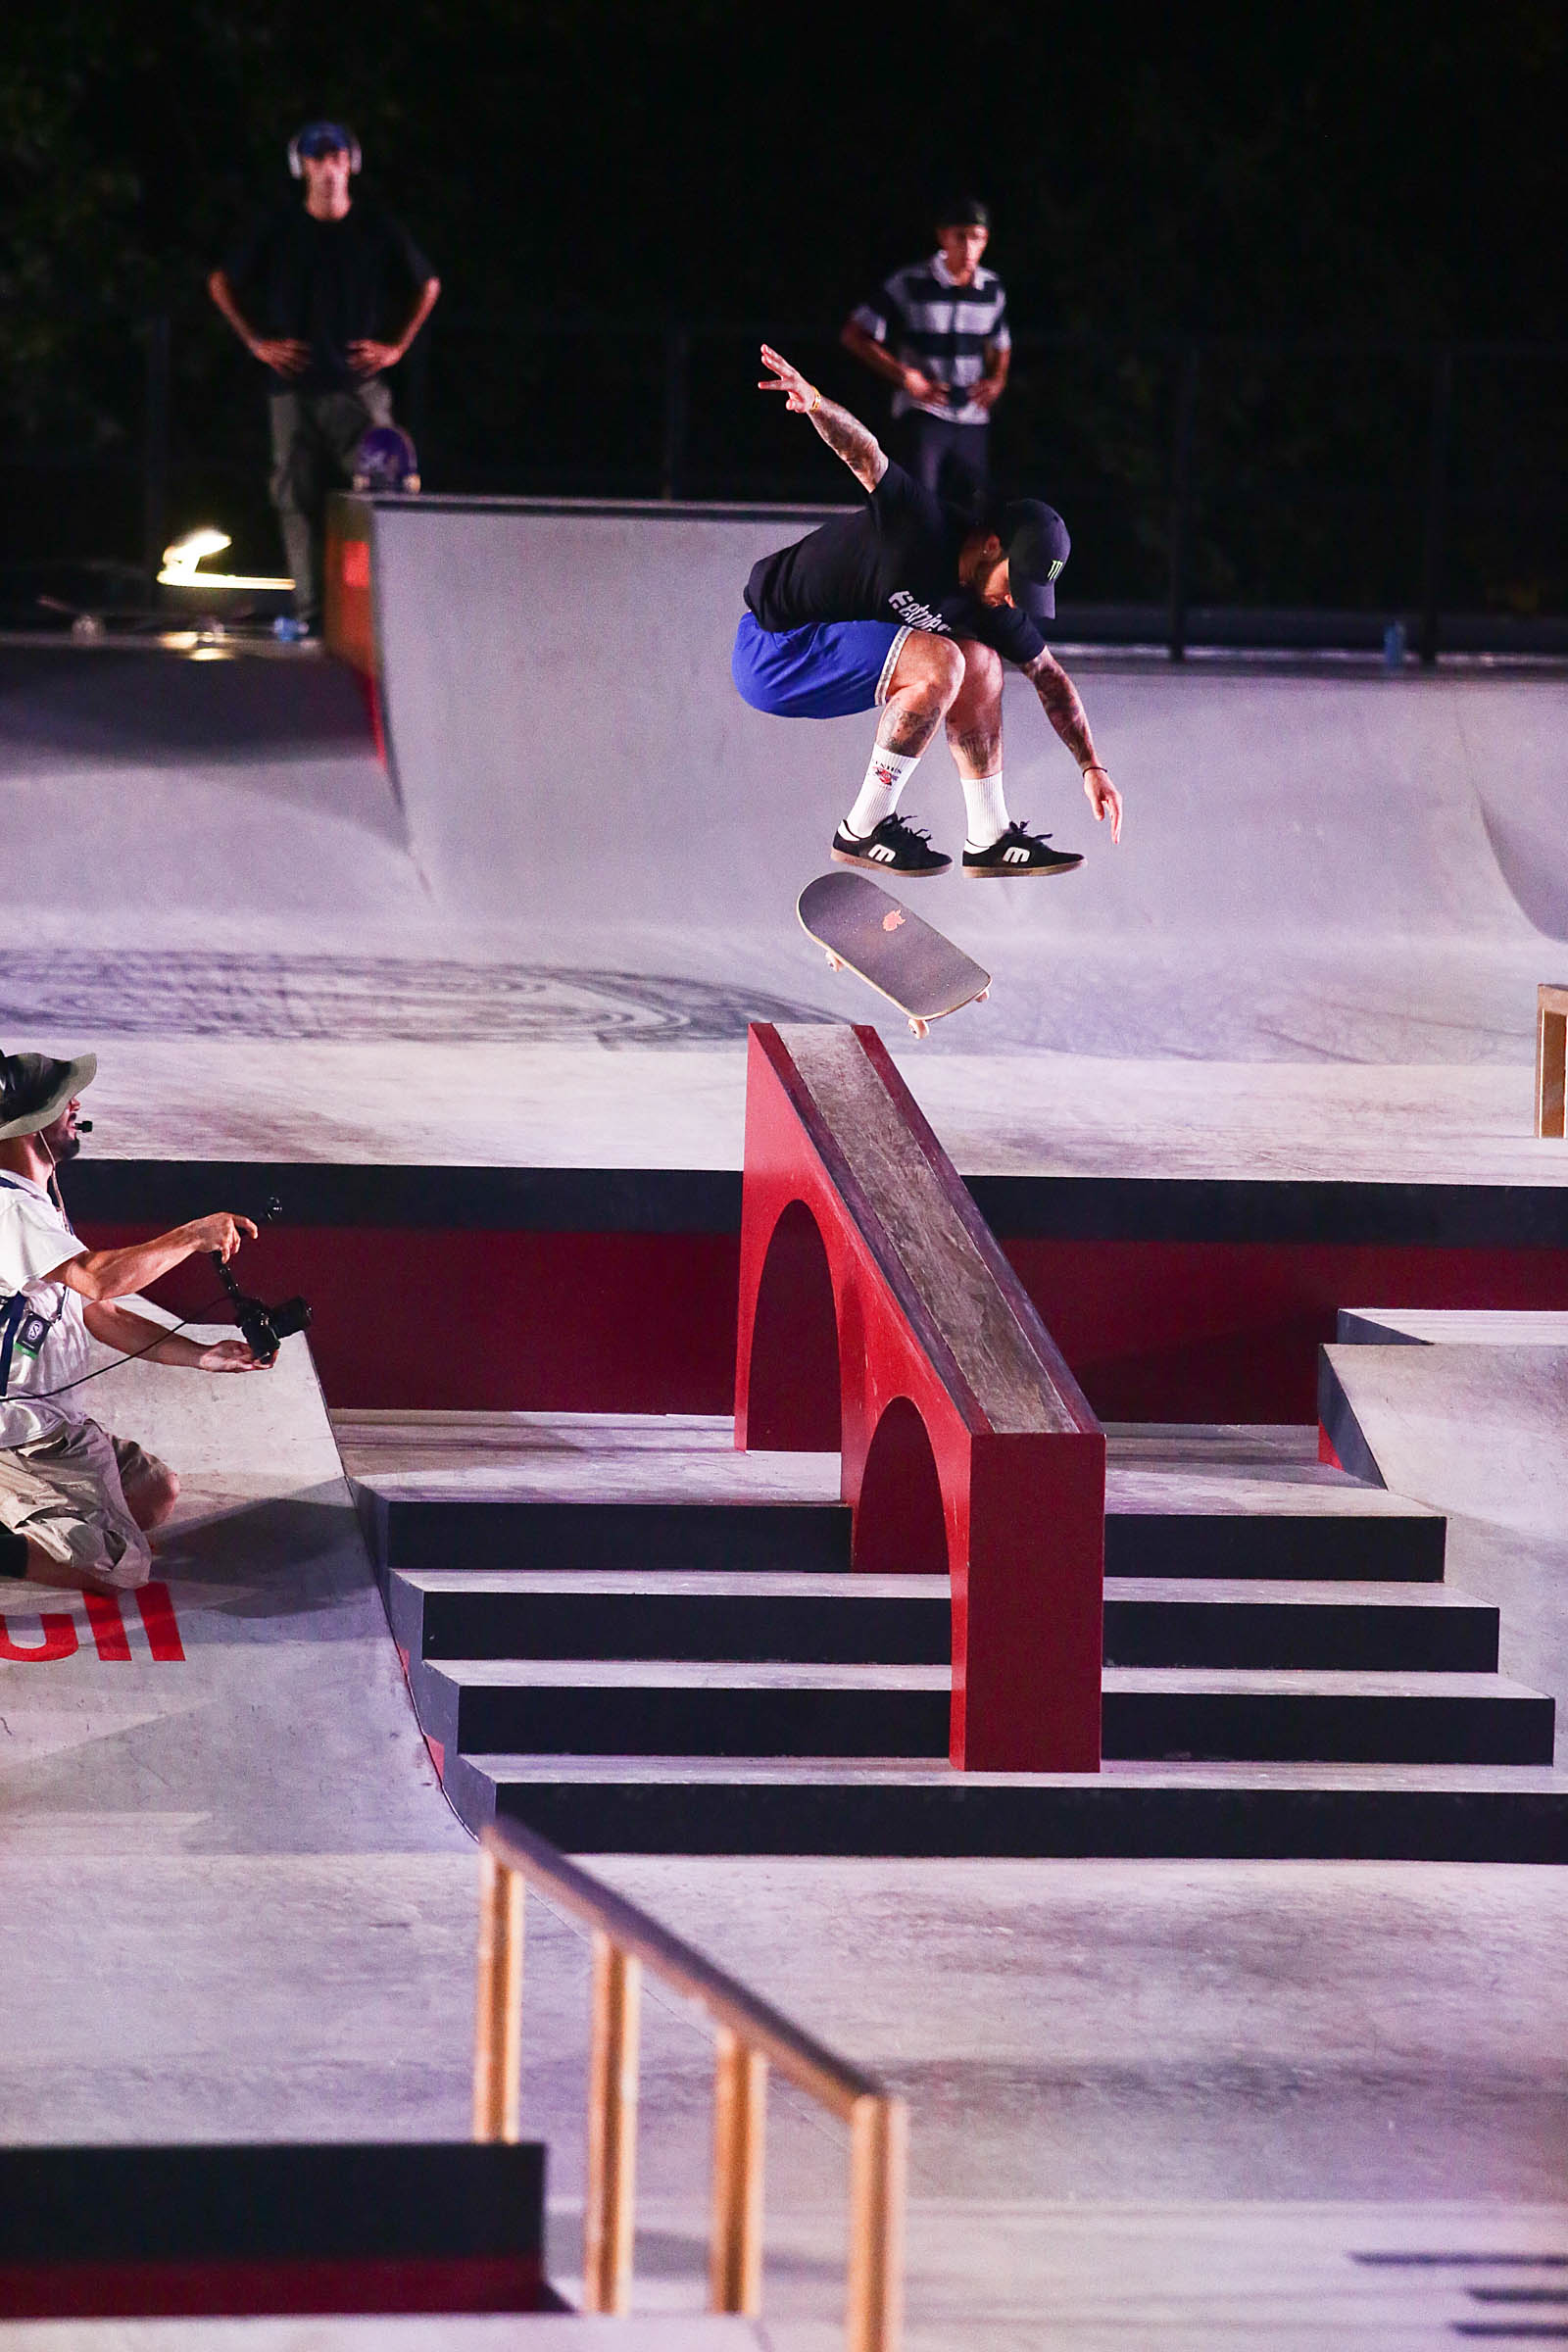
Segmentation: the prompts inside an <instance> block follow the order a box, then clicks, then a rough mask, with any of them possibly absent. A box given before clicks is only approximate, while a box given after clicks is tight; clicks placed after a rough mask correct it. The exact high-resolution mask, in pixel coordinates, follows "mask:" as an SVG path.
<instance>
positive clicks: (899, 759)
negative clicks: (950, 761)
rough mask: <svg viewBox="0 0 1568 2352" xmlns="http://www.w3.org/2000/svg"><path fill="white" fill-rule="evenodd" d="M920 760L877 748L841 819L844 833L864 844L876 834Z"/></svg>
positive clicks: (913, 755)
mask: <svg viewBox="0 0 1568 2352" xmlns="http://www.w3.org/2000/svg"><path fill="white" fill-rule="evenodd" d="M919 758H920V755H919V753H918V752H885V751H884V750H883V749H882V746H881V745H880V744H878V745H877V747H876V750H875V751H874V752H873V753H872V754H871V760H870V764H869V766H868V767H867V768H866V771H865V781H864V783H863V784H862V785H861V786H860V790H859V794H858V798H857V800H856V803H855V807H854V808H853V809H851V810H850V813H849V815H848V816H847V817H846V818H845V819H844V830H845V831H846V833H853V834H854V835H855V837H856V839H857V840H858V841H863V840H864V839H865V837H866V835H867V834H868V833H874V832H875V831H876V829H877V827H878V825H879V824H880V823H881V822H882V819H883V818H884V817H885V816H891V815H892V814H893V811H894V809H896V808H897V807H898V805H899V795H900V793H901V792H902V791H903V790H904V787H905V786H906V784H907V782H908V781H909V778H910V777H911V776H912V775H913V773H914V770H915V766H916V763H917V761H918V760H919ZM998 830H999V831H1000V830H1001V828H1000V827H999V828H998Z"/></svg>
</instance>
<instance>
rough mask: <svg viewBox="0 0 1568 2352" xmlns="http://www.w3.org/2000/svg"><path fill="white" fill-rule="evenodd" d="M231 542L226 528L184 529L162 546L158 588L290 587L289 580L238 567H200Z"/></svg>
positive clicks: (230, 545) (219, 553) (209, 525)
mask: <svg viewBox="0 0 1568 2352" xmlns="http://www.w3.org/2000/svg"><path fill="white" fill-rule="evenodd" d="M233 544H234V542H233V541H232V539H230V537H229V535H228V533H227V532H226V531H218V530H214V528H213V527H212V525H211V524H210V523H209V524H207V525H206V526H205V528H203V529H201V530H196V531H187V532H186V533H185V536H184V538H183V539H176V540H175V541H174V543H173V545H172V547H166V548H165V550H164V568H163V570H162V571H161V572H160V573H159V574H158V585H159V587H160V588H201V589H207V588H271V589H278V590H283V589H289V588H292V587H293V585H294V583H293V581H292V580H272V579H265V578H262V577H261V576H259V575H258V576H252V575H251V574H250V573H248V572H241V571H203V570H201V569H200V568H199V567H200V565H201V564H202V563H203V561H204V559H205V558H206V557H208V556H220V555H221V554H222V552H223V550H224V548H225V547H232V546H233Z"/></svg>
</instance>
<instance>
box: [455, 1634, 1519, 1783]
mask: <svg viewBox="0 0 1568 2352" xmlns="http://www.w3.org/2000/svg"><path fill="white" fill-rule="evenodd" d="M420 1681H421V1697H420V1709H419V1712H420V1720H421V1723H422V1725H423V1728H424V1730H425V1733H426V1736H427V1737H428V1738H429V1739H430V1740H432V1742H434V1743H435V1744H436V1746H437V1747H438V1748H439V1749H440V1751H441V1753H442V1754H443V1755H451V1754H454V1753H456V1752H458V1751H461V1750H467V1751H468V1752H470V1753H473V1752H477V1751H480V1750H491V1749H506V1748H527V1749H529V1750H532V1751H538V1752H555V1753H561V1754H577V1755H592V1754H600V1753H612V1752H613V1753H615V1754H621V1755H627V1754H644V1755H675V1754H682V1755H685V1754H707V1755H730V1756H800V1757H809V1756H840V1757H847V1756H850V1757H853V1756H872V1755H876V1756H942V1755H945V1754H946V1752H947V1747H948V1717H949V1702H950V1690H951V1681H950V1672H949V1669H948V1668H947V1667H946V1666H935V1665H924V1666H922V1665H904V1666H885V1665H877V1666H844V1665H815V1666H812V1665H799V1664H795V1665H766V1664H736V1663H728V1664H725V1663H707V1662H694V1661H691V1660H685V1659H662V1660H630V1659H628V1660H615V1659H609V1660H587V1661H585V1660H577V1659H549V1658H546V1659H515V1658H478V1659H472V1658H453V1659H448V1660H445V1661H443V1662H438V1663H437V1662H431V1663H427V1664H426V1665H425V1667H424V1669H423V1672H422V1675H421V1678H420ZM1103 1688H1104V1748H1105V1753H1106V1754H1107V1755H1110V1756H1118V1757H1125V1756H1144V1757H1164V1756H1189V1757H1200V1756H1201V1757H1225V1758H1250V1759H1255V1758H1276V1759H1280V1760H1286V1759H1311V1760H1313V1761H1352V1760H1353V1761H1369V1762H1388V1763H1495V1764H1537V1763H1549V1762H1550V1760H1551V1753H1552V1726H1553V1702H1552V1700H1551V1699H1550V1698H1547V1697H1544V1696H1543V1695H1542V1694H1541V1693H1540V1692H1537V1691H1527V1690H1525V1689H1524V1688H1523V1687H1522V1686H1521V1685H1518V1684H1514V1683H1510V1682H1507V1681H1505V1680H1504V1679H1503V1678H1502V1677H1500V1676H1496V1675H1487V1674H1434V1673H1425V1674H1397V1673H1387V1672H1385V1673H1370V1672H1362V1673H1339V1674H1337V1673H1328V1672H1319V1673H1315V1674H1296V1673H1286V1672H1279V1671H1261V1670H1255V1669H1239V1668H1238V1669H1223V1668H1215V1667H1206V1668H1179V1669H1170V1668H1167V1669H1157V1668H1151V1667H1108V1668H1107V1669H1106V1670H1105V1675H1104V1685H1103Z"/></svg>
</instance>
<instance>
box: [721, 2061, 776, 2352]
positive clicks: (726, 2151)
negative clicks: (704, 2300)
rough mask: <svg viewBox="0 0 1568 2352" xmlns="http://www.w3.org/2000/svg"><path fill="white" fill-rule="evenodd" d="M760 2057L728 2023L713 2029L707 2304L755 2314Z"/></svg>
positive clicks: (763, 2087) (762, 2097) (762, 2091)
mask: <svg viewBox="0 0 1568 2352" xmlns="http://www.w3.org/2000/svg"><path fill="white" fill-rule="evenodd" d="M766 2102H767V2060H766V2058H765V2057H764V2056H763V2055H762V2052H761V2051H760V2050H753V2049H748V2047H747V2046H746V2044H745V2042H743V2041H742V2039H741V2037H740V2035H739V2034H736V2033H734V2032H732V2030H731V2029H730V2028H729V2027H728V2026H720V2027H719V2028H718V2030H717V2058H716V2063H715V2066H714V2072H713V2227H712V2238H711V2246H710V2250H709V2264H708V2302H709V2309H710V2310H711V2311H737V2312H741V2313H744V2314H745V2315H746V2317H748V2318H750V2319H755V2318H756V2317H757V2315H758V2313H759V2312H760V2310H761V2308H762V2146H763V2130H764V2123H765V2109H766Z"/></svg>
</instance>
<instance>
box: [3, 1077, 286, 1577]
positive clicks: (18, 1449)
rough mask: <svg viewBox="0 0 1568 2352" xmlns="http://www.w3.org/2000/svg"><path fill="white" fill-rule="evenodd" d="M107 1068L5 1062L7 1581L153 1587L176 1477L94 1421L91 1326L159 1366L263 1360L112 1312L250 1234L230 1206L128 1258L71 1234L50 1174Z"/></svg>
mask: <svg viewBox="0 0 1568 2352" xmlns="http://www.w3.org/2000/svg"><path fill="white" fill-rule="evenodd" d="M97 1069H98V1058H97V1055H96V1054H81V1055H80V1056H79V1057H78V1058H77V1059H76V1060H74V1061H55V1060H52V1059H51V1058H50V1057H49V1056H48V1055H47V1054H0V1577H30V1578H31V1579H32V1580H33V1582H34V1583H35V1584H40V1585H67V1586H81V1587H85V1588H86V1589H87V1590H89V1591H95V1590H98V1589H101V1588H119V1589H120V1590H129V1589H130V1588H131V1587H133V1586H136V1585H142V1584H145V1583H146V1581H147V1577H148V1574H149V1572H150V1570H151V1567H152V1551H151V1547H150V1546H149V1544H148V1542H147V1538H148V1535H149V1534H150V1532H151V1531H152V1529H154V1528H155V1527H160V1526H161V1525H162V1524H163V1522H164V1521H165V1520H166V1519H167V1518H168V1517H169V1514H170V1512H171V1511H172V1509H173V1507H174V1502H175V1498H176V1497H177V1495H178V1494H179V1481H178V1479H177V1478H176V1477H175V1476H174V1473H173V1471H172V1470H171V1469H170V1468H169V1467H168V1466H167V1464H166V1463H163V1462H160V1461H158V1460H157V1459H156V1458H155V1457H154V1456H153V1455H152V1454H149V1453H144V1452H143V1451H142V1449H141V1447H140V1446H138V1445H136V1444H135V1442H134V1440H132V1439H129V1438H118V1437H115V1436H113V1435H112V1434H111V1433H110V1431H108V1430H106V1429H101V1428H100V1427H99V1425H98V1423H97V1422H96V1421H93V1420H90V1419H89V1418H88V1416H87V1413H86V1411H85V1409H84V1405H85V1401H86V1398H85V1394H84V1391H83V1389H82V1386H81V1383H82V1380H83V1378H84V1376H86V1375H88V1374H89V1373H90V1370H91V1352H90V1349H89V1348H88V1345H87V1340H88V1335H89V1333H90V1334H91V1336H92V1338H93V1339H95V1340H101V1341H102V1342H103V1343H104V1345H105V1346H106V1347H110V1348H120V1349H121V1350H122V1352H123V1353H124V1354H127V1355H137V1354H145V1355H148V1356H150V1357H151V1358H152V1360H153V1361H154V1362H155V1363H160V1364H182V1365H188V1366H190V1367H191V1368H193V1369H194V1370H197V1371H201V1372H251V1371H257V1370H261V1369H263V1368H264V1366H263V1364H262V1361H261V1359H260V1358H258V1357H257V1356H256V1355H254V1354H253V1353H252V1351H251V1349H250V1348H249V1346H248V1345H247V1344H246V1342H245V1341H243V1340H221V1341H219V1342H218V1344H217V1345H216V1346H215V1347H206V1346H204V1345H203V1344H202V1343H201V1342H200V1341H199V1340H189V1339H184V1338H181V1337H180V1336H179V1335H178V1334H177V1333H174V1332H166V1331H165V1330H164V1329H163V1326H162V1325H161V1324H157V1323H150V1322H149V1321H148V1320H147V1318H146V1316H145V1315H137V1314H132V1313H131V1312H130V1310H129V1309H128V1308H127V1307H123V1306H120V1305H117V1304H116V1303H115V1302H116V1300H117V1299H123V1298H125V1297H126V1296H127V1295H128V1294H130V1293H133V1292H135V1291H139V1290H141V1289H142V1288H143V1287H144V1286H145V1285H146V1284H148V1283H151V1282H156V1281H157V1279H158V1277H159V1275H160V1274H167V1273H168V1272H169V1270H170V1268H171V1267H172V1266H177V1265H178V1264H179V1263H180V1262H181V1260H182V1259H184V1258H187V1257H192V1256H194V1255H195V1253H196V1252H197V1251H198V1250H216V1251H217V1252H218V1254H219V1255H220V1256H221V1258H222V1259H223V1260H224V1262H225V1263H226V1262H227V1260H228V1259H229V1258H231V1257H232V1256H233V1254H234V1252H235V1250H237V1249H238V1248H239V1246H240V1242H241V1240H242V1239H243V1238H244V1237H245V1236H247V1235H248V1236H249V1237H250V1238H251V1239H252V1240H254V1239H255V1236H256V1228H255V1226H254V1225H253V1224H252V1223H251V1221H250V1219H249V1218H248V1217H233V1216H230V1215H228V1214H227V1212H226V1211H224V1210H220V1211H219V1212H218V1213H217V1214H216V1215H215V1216H210V1217H199V1218H197V1219H196V1221H195V1222H194V1223H193V1224H190V1225H179V1226H176V1227H175V1229H174V1231H173V1232H172V1233H166V1234H161V1235H160V1236H159V1237H158V1239H157V1240H156V1241H151V1242H137V1243H134V1244H133V1245H132V1246H131V1247H130V1248H129V1249H128V1250H87V1249H84V1248H83V1246H82V1244H81V1242H80V1241H79V1240H78V1239H77V1237H76V1235H75V1234H74V1233H73V1231H72V1227H71V1220H70V1218H69V1217H68V1216H67V1215H66V1210H65V1203H64V1201H62V1199H61V1197H60V1186H59V1182H58V1179H57V1177H56V1174H55V1171H56V1169H57V1168H58V1167H59V1165H60V1163H61V1161H62V1160H68V1159H74V1157H75V1155H76V1153H77V1152H79V1151H80V1150H81V1142H80V1137H79V1135H78V1132H77V1127H78V1120H77V1111H78V1108H79V1102H78V1098H79V1096H80V1093H81V1090H82V1088H83V1087H84V1086H87V1085H89V1084H90V1083H91V1081H92V1079H93V1078H94V1076H95V1075H96V1073H97Z"/></svg>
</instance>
